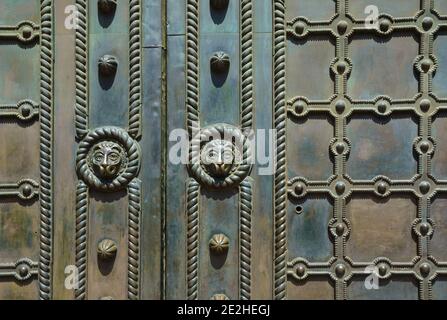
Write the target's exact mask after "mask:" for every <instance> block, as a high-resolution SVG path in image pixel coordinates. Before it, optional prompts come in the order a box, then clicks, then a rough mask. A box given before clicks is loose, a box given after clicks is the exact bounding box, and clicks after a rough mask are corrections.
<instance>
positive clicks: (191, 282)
mask: <svg viewBox="0 0 447 320" xmlns="http://www.w3.org/2000/svg"><path fill="white" fill-rule="evenodd" d="M199 7H200V1H199V0H187V5H186V125H187V130H188V133H189V138H190V142H191V144H190V148H189V160H190V165H189V168H190V173H191V175H192V176H193V178H194V180H192V179H190V180H189V182H188V187H187V198H186V199H187V204H186V206H187V209H186V211H187V220H188V222H187V225H188V227H187V266H186V284H187V285H186V287H187V290H186V291H187V292H186V295H187V298H188V299H198V296H199V293H198V291H199V279H198V274H199V271H198V261H197V260H198V252H199V248H198V246H199V242H198V239H199V232H200V228H199V217H200V214H201V212H200V211H199V195H200V184H201V185H202V186H203V187H204V188H208V189H216V188H217V189H221V188H232V187H239V193H240V198H239V214H240V217H239V219H240V224H239V225H240V229H239V241H240V244H239V248H238V250H239V253H240V258H241V262H240V266H239V277H240V281H239V287H240V288H239V289H240V290H239V296H240V298H241V299H250V296H251V213H252V199H251V198H252V190H251V182H250V181H249V180H248V178H247V177H248V176H249V174H250V171H251V167H252V165H251V162H252V161H251V160H252V159H251V149H250V146H249V142H248V136H247V135H248V134H250V131H251V129H252V128H253V103H254V94H253V3H252V0H242V1H240V11H239V12H240V16H239V25H240V27H239V36H240V38H239V41H240V47H241V60H240V68H241V72H240V105H239V112H240V119H241V124H240V125H241V128H240V129H238V128H236V127H234V126H231V125H229V124H214V125H211V126H208V127H206V128H204V129H201V125H200V105H199V87H200V75H199V67H198V66H199V64H200V61H199V52H200V48H199V36H200V35H199V33H200V31H199V24H200V23H199V19H200V14H199ZM211 64H212V70H213V67H215V68H214V71H218V72H223V71H225V70H224V69H225V67H226V65H228V66H229V57H226V56H225V55H224V54H219V55H216V54H215V55H214V56H213V57H212V60H211ZM225 135H230V136H231V137H235V139H236V140H237V142H236V145H239V146H242V150H238V151H236V152H234V151H233V154H232V156H231V159H232V160H231V163H222V164H221V163H217V162H214V163H209V164H208V163H204V162H203V159H202V156H203V153H204V152H205V151H207V150H208V149H211V147H210V146H207V145H203V144H202V143H201V142H203V141H209V140H210V139H209V137H211V136H212V137H216V136H217V137H220V138H219V139H220V140H217V141H214V142H212V143H211V144H213V146H214V152H218V153H221V155H222V157H224V154H225V149H229V147H228V144H226V143H225V141H224V140H225V139H224V138H223V137H224V136H225ZM222 139H223V140H222ZM233 149H234V148H233ZM238 154H240V155H241V158H242V162H241V163H239V164H238V163H235V162H237V158H238ZM204 158H206V157H204ZM215 160H216V159H215ZM205 162H206V161H205Z"/></svg>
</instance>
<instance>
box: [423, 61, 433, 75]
mask: <svg viewBox="0 0 447 320" xmlns="http://www.w3.org/2000/svg"><path fill="white" fill-rule="evenodd" d="M431 64H432V62H431V60H430V59H424V60H422V61H421V69H422V71H424V72H428V71H430V68H431Z"/></svg>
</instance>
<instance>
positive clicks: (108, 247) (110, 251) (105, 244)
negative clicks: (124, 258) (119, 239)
mask: <svg viewBox="0 0 447 320" xmlns="http://www.w3.org/2000/svg"><path fill="white" fill-rule="evenodd" d="M117 250H118V248H117V247H116V243H115V241H113V240H111V239H104V240H102V241H101V242H99V243H98V256H99V257H100V258H101V259H103V260H110V259H112V258H114V257H115V256H116V251H117Z"/></svg>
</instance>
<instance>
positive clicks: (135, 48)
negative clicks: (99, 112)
mask: <svg viewBox="0 0 447 320" xmlns="http://www.w3.org/2000/svg"><path fill="white" fill-rule="evenodd" d="M129 11H130V28H129V35H130V37H129V44H130V46H129V79H130V87H129V129H128V131H129V134H130V135H131V137H132V138H134V139H138V138H140V136H141V104H142V103H141V0H130V1H129Z"/></svg>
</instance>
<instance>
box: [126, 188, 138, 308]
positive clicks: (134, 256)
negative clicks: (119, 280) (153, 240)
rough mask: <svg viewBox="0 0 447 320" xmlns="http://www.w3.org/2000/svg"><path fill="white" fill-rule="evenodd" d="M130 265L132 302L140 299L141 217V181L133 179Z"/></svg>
mask: <svg viewBox="0 0 447 320" xmlns="http://www.w3.org/2000/svg"><path fill="white" fill-rule="evenodd" d="M128 194H129V217H128V228H129V231H128V233H129V235H128V237H129V238H128V250H129V251H128V264H127V284H128V286H127V292H128V298H129V299H130V300H137V299H139V298H140V215H141V181H140V180H139V179H133V180H132V182H131V183H130V184H129V187H128Z"/></svg>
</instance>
